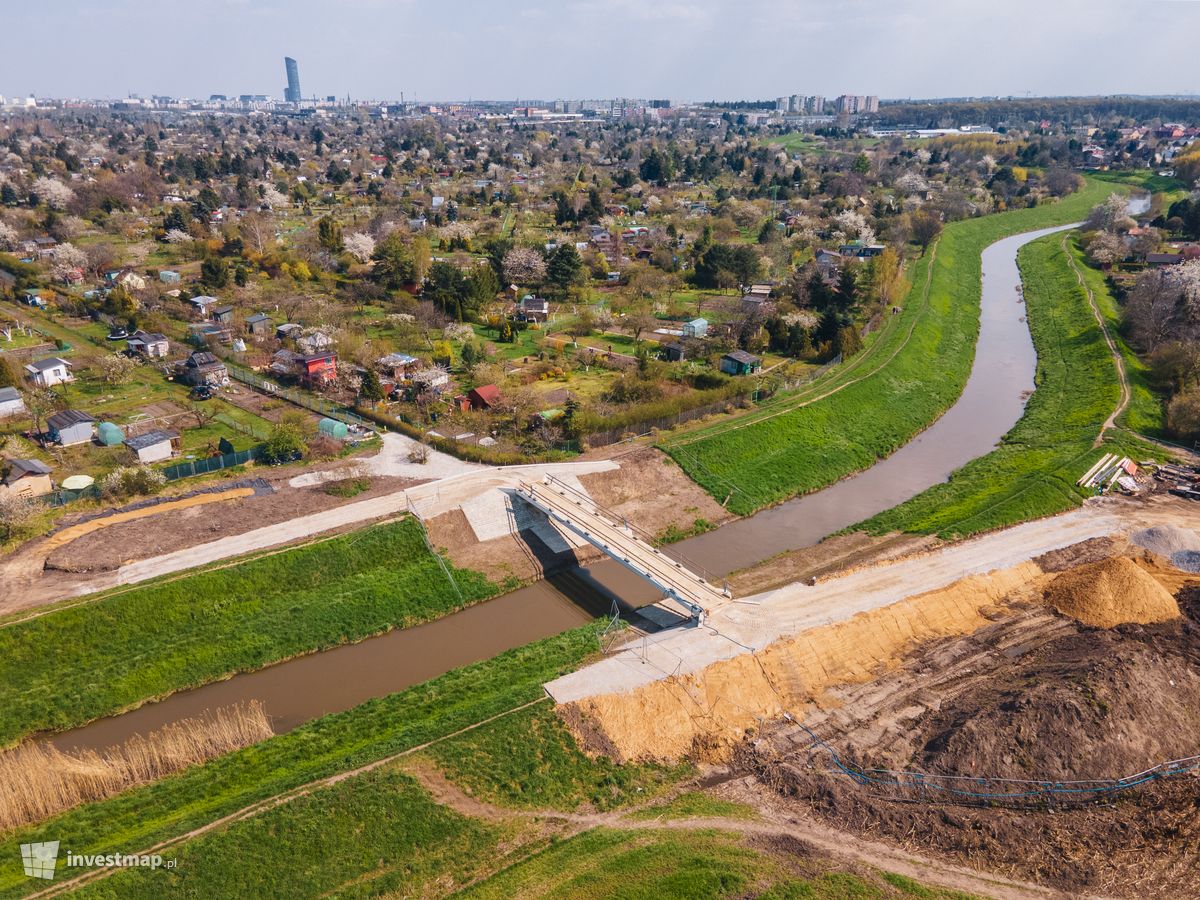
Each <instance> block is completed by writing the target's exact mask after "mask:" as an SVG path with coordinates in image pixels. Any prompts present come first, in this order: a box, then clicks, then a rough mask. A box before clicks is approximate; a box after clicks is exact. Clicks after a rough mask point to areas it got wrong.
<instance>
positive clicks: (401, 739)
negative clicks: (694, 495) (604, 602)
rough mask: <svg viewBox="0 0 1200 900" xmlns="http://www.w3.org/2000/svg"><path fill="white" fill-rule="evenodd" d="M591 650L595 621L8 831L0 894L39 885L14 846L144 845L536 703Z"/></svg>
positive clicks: (109, 848)
mask: <svg viewBox="0 0 1200 900" xmlns="http://www.w3.org/2000/svg"><path fill="white" fill-rule="evenodd" d="M595 651H596V627H595V626H594V625H587V626H583V627H581V628H576V629H573V630H571V631H568V632H564V633H563V634H561V635H558V636H556V637H552V638H547V639H545V640H542V641H537V642H535V643H532V644H529V645H527V646H525V647H521V648H518V649H516V650H510V651H508V652H507V653H503V654H501V655H500V656H497V657H495V658H494V659H491V660H487V661H485V662H480V663H476V664H474V665H471V666H465V667H462V668H459V669H455V670H453V671H451V672H448V673H447V674H445V675H442V676H440V677H438V678H435V679H433V680H432V681H428V682H426V683H424V684H422V685H419V686H417V687H413V688H409V689H408V690H405V691H402V692H400V693H397V694H392V695H390V696H387V697H382V698H378V699H375V700H371V701H368V702H367V703H364V704H362V705H361V706H358V707H355V708H354V709H352V710H348V711H347V712H344V713H338V714H336V715H331V716H324V717H322V718H320V719H316V720H314V721H312V722H309V723H307V724H305V725H302V726H300V727H299V728H297V729H295V730H293V731H291V732H288V733H287V734H283V735H279V736H277V737H274V738H271V739H269V740H267V741H264V742H263V743H261V744H257V745H255V746H253V747H248V748H246V749H244V750H239V751H236V752H234V753H230V754H228V755H226V756H222V757H220V758H218V759H215V760H212V761H211V762H208V763H206V764H204V765H202V766H196V767H193V768H191V769H188V770H186V771H185V772H182V773H180V774H178V775H175V776H172V777H170V778H166V779H163V780H162V781H158V782H156V783H154V784H151V785H147V786H145V787H141V788H137V789H134V790H131V791H127V792H125V793H123V794H120V795H118V796H116V797H113V798H111V799H109V800H105V801H102V802H99V803H92V804H89V805H87V806H83V807H79V808H78V809H74V810H70V811H68V812H66V813H64V814H62V815H60V816H57V817H55V818H54V819H51V820H49V821H47V822H44V823H42V824H40V825H37V826H33V827H30V828H24V829H20V830H17V831H13V832H10V833H8V834H7V835H5V836H4V837H3V839H0V897H7V896H21V895H23V894H26V893H30V892H32V891H34V890H37V889H39V888H40V887H43V886H44V885H41V884H34V883H32V880H31V879H28V878H26V877H25V875H24V874H23V872H22V870H21V865H20V859H21V856H20V852H19V847H18V845H19V844H21V843H27V842H29V841H40V840H58V841H61V842H62V846H63V848H70V849H71V850H72V851H74V852H78V853H97V852H113V850H114V848H115V849H118V850H122V851H124V852H129V853H132V852H135V851H139V850H144V849H146V848H148V847H151V846H153V845H155V844H157V843H159V842H161V841H164V840H168V839H170V838H173V837H177V836H179V835H182V834H184V833H186V832H188V831H190V830H193V829H195V828H198V827H200V826H202V825H206V824H209V823H211V822H213V821H215V820H217V819H219V818H221V817H223V816H227V815H229V814H231V813H233V812H236V811H238V810H240V809H243V808H245V807H246V806H248V805H250V804H253V803H255V802H257V801H261V800H263V799H264V798H268V797H274V796H277V795H279V794H281V793H283V792H285V791H289V790H292V789H294V788H297V787H299V786H302V785H305V784H309V783H311V782H313V781H316V780H318V779H321V778H325V777H328V776H330V775H334V774H336V773H339V772H345V771H349V770H352V769H355V768H358V767H360V766H364V765H367V764H369V763H373V762H377V761H378V760H381V759H385V758H388V757H390V756H393V755H395V754H398V753H402V752H404V751H407V750H411V749H413V748H415V747H419V746H422V745H424V744H426V743H428V742H429V741H434V740H437V739H439V738H443V737H445V736H447V735H450V734H453V733H455V732H457V731H459V730H461V729H463V728H466V727H468V726H470V725H474V724H476V723H478V722H481V721H483V720H485V719H487V718H489V717H490V716H495V715H498V714H500V713H504V712H506V711H508V710H512V709H514V708H515V707H518V706H520V705H521V704H523V703H528V702H530V701H534V700H537V699H538V698H539V697H542V696H544V691H543V689H542V685H543V684H544V683H545V682H547V681H550V680H552V679H554V678H557V677H558V676H560V675H562V674H565V673H566V672H569V671H572V670H574V669H575V668H577V667H578V666H579V665H580V664H581V663H582V662H583V661H584V660H585V659H587V657H588V656H589V655H591V654H592V653H594V652H595ZM310 827H311V828H313V829H314V830H317V831H319V830H320V829H321V828H322V827H323V825H322V822H321V821H320V820H319V819H318V820H316V821H314V822H312V823H311V825H310ZM217 895H218V894H211V895H210V896H217Z"/></svg>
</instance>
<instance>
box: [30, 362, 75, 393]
mask: <svg viewBox="0 0 1200 900" xmlns="http://www.w3.org/2000/svg"><path fill="white" fill-rule="evenodd" d="M25 377H26V378H28V379H29V380H30V381H32V382H33V383H34V384H36V385H37V386H38V387H54V386H55V385H56V384H66V383H67V382H69V381H74V380H75V376H74V375H72V374H71V364H70V363H69V362H67V361H66V360H65V359H60V358H59V357H57V356H52V357H50V358H49V359H39V360H38V361H37V362H31V363H29V365H27V366H26V367H25Z"/></svg>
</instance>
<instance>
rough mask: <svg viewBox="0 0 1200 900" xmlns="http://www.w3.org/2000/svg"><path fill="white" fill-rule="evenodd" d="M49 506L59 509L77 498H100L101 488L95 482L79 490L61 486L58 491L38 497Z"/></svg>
mask: <svg viewBox="0 0 1200 900" xmlns="http://www.w3.org/2000/svg"><path fill="white" fill-rule="evenodd" d="M37 499H38V500H40V501H41V502H42V503H45V504H46V505H47V506H49V507H52V508H55V509H57V508H58V507H60V506H66V505H67V504H68V503H74V502H76V501H77V500H98V499H100V488H99V487H98V486H97V485H95V484H89V485H88V486H87V487H85V488H83V489H82V490H78V491H69V490H67V489H66V488H59V489H58V490H57V491H51V492H50V493H49V494H43V495H42V496H40V497H38V498H37Z"/></svg>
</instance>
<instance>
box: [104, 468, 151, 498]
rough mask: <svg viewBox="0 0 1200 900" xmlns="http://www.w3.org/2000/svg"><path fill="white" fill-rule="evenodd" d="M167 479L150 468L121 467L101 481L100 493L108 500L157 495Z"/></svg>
mask: <svg viewBox="0 0 1200 900" xmlns="http://www.w3.org/2000/svg"><path fill="white" fill-rule="evenodd" d="M166 483H167V478H166V476H165V475H163V473H162V472H160V471H159V470H158V469H151V468H150V467H149V466H121V467H120V468H119V469H113V470H112V471H111V472H109V473H108V474H107V475H105V476H104V477H103V478H101V479H100V493H101V494H102V495H103V496H104V497H105V498H107V499H114V500H120V499H124V498H125V497H133V496H135V495H137V494H157V493H158V492H159V490H160V489H161V488H162V486H163V485H164V484H166Z"/></svg>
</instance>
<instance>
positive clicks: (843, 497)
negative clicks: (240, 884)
mask: <svg viewBox="0 0 1200 900" xmlns="http://www.w3.org/2000/svg"><path fill="white" fill-rule="evenodd" d="M1131 206H1132V205H1131ZM1131 211H1137V210H1136V209H1132V210H1131ZM1074 227H1077V225H1067V226H1062V227H1060V228H1048V229H1043V230H1040V231H1033V232H1027V233H1025V234H1020V235H1015V236H1013V237H1009V238H1005V239H1002V240H1000V241H997V242H996V243H994V244H992V245H990V246H989V247H987V248H986V249H985V250H984V251H983V259H982V270H983V294H982V301H981V319H980V329H979V339H978V343H977V345H976V351H975V360H974V364H973V366H972V369H971V375H970V377H969V379H968V381H967V384H966V387H965V388H964V389H963V393H962V395H961V396H960V397H959V399H958V401H957V402H956V403H955V404H954V405H953V406H952V407H951V408H950V409H949V410H948V411H947V412H946V413H945V414H944V415H943V416H942V417H941V418H939V419H938V420H937V421H936V422H935V423H934V424H933V425H932V426H930V427H929V428H928V429H926V430H925V431H924V432H923V433H922V434H920V435H918V436H917V437H916V438H914V439H913V440H912V441H911V442H909V443H908V444H906V445H905V446H903V447H902V448H900V449H899V450H897V451H896V452H895V453H893V454H892V455H891V456H889V457H887V458H886V459H883V460H881V461H879V462H878V463H876V464H875V465H874V466H872V467H871V468H870V469H866V470H864V471H863V472H860V473H859V474H857V475H854V476H852V477H849V478H846V479H844V480H842V481H840V482H838V483H836V484H834V485H831V486H830V487H828V488H825V489H824V490H822V491H818V492H815V493H813V494H809V495H806V496H804V497H798V498H796V499H794V500H789V501H787V502H785V503H782V504H780V505H778V506H775V507H771V508H769V509H766V510H763V511H761V512H759V513H757V514H755V515H753V516H750V517H748V518H745V519H739V520H737V521H734V522H731V523H730V524H728V525H725V526H723V527H721V528H719V529H717V530H715V531H712V532H709V533H707V534H703V535H700V536H698V537H694V538H690V539H688V540H686V541H683V542H681V543H679V544H676V545H674V548H676V549H678V551H679V552H680V553H682V554H683V555H684V556H686V557H687V558H688V559H696V560H702V561H704V564H705V567H706V568H707V569H708V570H709V571H710V572H713V573H715V574H726V573H728V572H731V571H734V570H735V569H741V568H745V567H746V566H749V565H752V564H754V563H756V562H760V561H762V560H764V559H767V558H769V557H771V556H774V555H776V554H778V553H781V552H783V551H786V550H795V549H798V548H801V547H807V546H811V545H813V544H816V543H818V542H819V541H820V540H821V539H822V538H823V537H825V536H826V535H828V534H830V533H832V532H834V531H839V530H841V529H843V528H846V527H847V526H850V525H853V524H854V523H856V522H860V521H862V520H863V519H866V518H869V517H870V516H872V515H875V514H876V513H879V512H883V511H884V510H886V509H890V508H891V507H893V506H895V505H896V504H898V503H902V502H903V501H905V500H908V499H909V498H911V497H914V496H916V495H917V494H919V493H920V492H921V491H923V490H925V489H927V488H929V487H932V486H933V485H935V484H938V483H940V482H942V481H945V480H946V478H947V477H949V475H950V473H951V472H953V471H954V470H955V469H957V468H959V467H960V466H962V465H964V464H965V463H967V462H969V461H970V460H972V459H974V458H975V457H977V456H981V455H983V454H985V453H987V452H989V451H990V450H991V449H992V448H994V447H995V446H996V444H997V443H998V442H999V441H1000V439H1001V438H1002V437H1003V436H1004V435H1005V434H1006V433H1007V432H1008V431H1009V429H1011V428H1012V427H1013V425H1015V424H1016V422H1017V420H1018V419H1019V418H1020V417H1021V414H1022V412H1023V410H1024V408H1025V402H1026V400H1027V399H1028V396H1029V394H1030V393H1031V392H1032V391H1033V388H1034V373H1035V371H1036V365H1037V356H1036V354H1035V352H1034V349H1033V341H1032V338H1031V337H1030V334H1029V328H1028V326H1027V325H1026V322H1025V307H1024V305H1023V302H1022V299H1021V294H1020V283H1021V279H1020V273H1019V272H1018V270H1017V263H1016V256H1017V251H1018V250H1019V249H1020V248H1021V246H1023V245H1024V244H1026V243H1028V242H1029V241H1032V240H1036V239H1037V238H1039V237H1042V236H1044V235H1046V234H1052V233H1054V232H1056V231H1063V230H1066V229H1070V228H1074ZM606 592H607V593H609V594H612V595H614V596H616V597H619V598H620V600H621V601H622V603H623V604H625V605H627V606H630V607H641V606H645V605H648V604H651V603H653V602H655V601H656V600H657V599H658V594H657V592H656V591H655V590H654V588H652V587H651V586H650V585H649V584H647V583H646V582H644V581H642V580H641V579H639V578H638V577H637V576H635V575H633V574H632V573H630V572H628V571H627V570H626V569H624V568H622V567H621V566H618V565H617V564H616V563H613V562H611V561H600V562H597V563H595V564H594V565H591V566H586V567H581V568H580V569H576V570H572V571H571V572H570V573H566V574H565V575H563V576H555V577H552V578H550V579H548V580H546V581H541V582H538V583H536V584H533V585H530V586H528V587H525V588H521V589H519V590H516V591H513V592H511V593H509V594H506V595H504V596H501V597H497V598H496V599H494V600H489V601H487V602H485V603H481V604H478V605H476V606H473V607H471V608H469V609H466V610H463V611H461V612H458V613H455V614H453V615H450V616H446V617H445V618H442V619H439V620H437V621H434V622H430V623H428V624H425V625H421V626H418V627H415V628H408V629H404V630H401V631H392V632H389V633H387V634H384V635H381V636H379V637H375V638H369V639H367V640H364V641H361V642H359V643H357V644H349V645H346V646H343V647H338V648H335V649H332V650H326V651H322V652H319V653H313V654H310V655H308V656H303V657H298V658H296V659H292V660H288V661H286V662H282V663H278V664H276V665H273V666H270V667H268V668H266V669H262V670H260V671H257V672H249V673H246V674H242V675H235V676H234V677H232V678H230V679H227V680H225V681H220V682H216V683H214V684H210V685H206V686H204V687H200V688H196V689H193V690H189V691H181V692H179V693H177V694H173V695H171V696H170V697H167V698H165V699H163V700H161V701H159V702H155V703H149V704H146V705H144V706H142V707H140V708H138V709H136V710H133V711H131V712H128V713H125V714H122V715H118V716H112V717H109V718H106V719H101V720H98V721H96V722H93V723H92V724H90V725H85V726H83V727H82V728H77V729H74V730H72V731H67V732H63V733H61V734H59V735H55V736H53V737H51V738H49V739H48V740H49V741H50V742H51V743H53V744H54V745H56V746H58V747H60V748H62V749H69V748H73V747H79V748H89V749H103V748H106V747H110V746H113V745H115V744H118V743H120V742H122V741H124V740H125V739H127V738H128V737H130V736H131V735H133V734H137V733H142V734H144V733H146V732H147V731H150V730H153V729H155V728H158V727H160V726H162V725H164V724H167V723H169V722H174V721H177V720H179V719H181V718H186V717H189V716H197V715H201V714H203V713H204V711H206V710H212V709H216V708H218V707H221V706H226V705H229V704H231V703H235V702H239V701H246V700H252V699H257V700H260V701H261V702H262V703H263V704H264V706H265V707H266V710H267V713H268V714H269V715H270V716H271V718H272V724H273V726H274V728H275V730H276V732H278V733H282V732H285V731H288V730H290V729H292V728H295V727H296V726H297V725H300V724H302V723H303V722H306V721H309V720H311V719H314V718H317V717H319V716H322V715H327V714H329V713H334V712H340V711H343V710H346V709H350V708H351V707H354V706H357V705H358V704H360V703H363V702H364V701H366V700H369V699H371V698H372V697H377V696H383V695H386V694H390V693H394V692H396V691H400V690H403V689H405V688H407V687H411V686H412V685H414V684H419V683H421V682H423V681H427V680H429V679H430V678H434V677H436V676H438V675H441V674H443V673H444V672H447V671H449V670H451V669H454V668H457V667H459V666H463V665H466V664H468V663H471V662H475V661H477V660H481V659H488V658H490V657H493V656H495V655H497V654H499V653H503V652H504V651H506V650H510V649H513V648H515V647H519V646H522V645H524V644H528V643H530V642H532V641H536V640H539V639H541V638H545V637H549V636H551V635H554V634H558V633H560V632H562V631H565V630H567V629H569V628H573V627H575V626H577V625H581V624H583V623H584V622H587V621H590V620H591V619H592V618H594V617H595V616H596V615H597V614H602V613H603V612H604V607H605V606H607V605H608V604H607V602H605V601H603V600H601V599H598V598H599V597H600V596H601V595H602V594H604V593H606Z"/></svg>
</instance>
